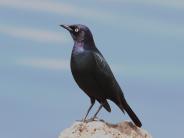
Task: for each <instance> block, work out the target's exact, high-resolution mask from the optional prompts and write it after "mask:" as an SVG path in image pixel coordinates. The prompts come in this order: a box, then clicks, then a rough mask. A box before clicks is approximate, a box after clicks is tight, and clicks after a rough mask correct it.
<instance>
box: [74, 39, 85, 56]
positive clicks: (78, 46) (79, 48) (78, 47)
mask: <svg viewBox="0 0 184 138" xmlns="http://www.w3.org/2000/svg"><path fill="white" fill-rule="evenodd" d="M82 52H84V42H77V41H76V42H75V43H74V46H73V50H72V53H73V54H74V55H77V54H80V53H82Z"/></svg>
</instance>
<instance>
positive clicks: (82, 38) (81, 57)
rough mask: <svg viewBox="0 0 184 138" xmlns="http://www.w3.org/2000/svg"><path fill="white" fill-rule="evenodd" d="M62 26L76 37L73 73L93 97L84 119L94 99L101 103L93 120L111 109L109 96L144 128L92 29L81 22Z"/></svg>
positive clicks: (77, 81)
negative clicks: (129, 103)
mask: <svg viewBox="0 0 184 138" xmlns="http://www.w3.org/2000/svg"><path fill="white" fill-rule="evenodd" d="M60 26H62V27H63V28H65V29H67V30H68V31H69V32H70V34H71V36H72V38H73V40H74V46H73V50H72V54H71V63H70V66H71V71H72V75H73V77H74V79H75V81H76V83H77V84H78V85H79V87H80V88H81V89H82V90H83V91H84V92H85V93H86V94H87V95H88V96H89V97H90V100H91V106H90V107H89V109H88V111H87V114H86V116H85V118H84V121H85V120H86V118H87V116H88V113H89V111H90V110H91V108H92V107H93V105H94V103H95V100H97V101H98V102H99V103H100V107H99V109H98V110H97V112H96V113H95V115H94V117H93V118H92V119H93V120H94V118H95V117H96V115H97V114H98V112H99V111H100V109H101V108H102V107H104V108H105V109H106V110H107V111H108V112H111V108H110V105H109V104H108V102H107V99H109V100H111V101H113V102H114V103H115V104H116V105H117V106H118V107H119V108H120V109H121V111H122V112H123V113H124V111H126V112H127V113H128V115H129V116H130V118H131V119H132V120H133V122H134V123H135V124H136V126H138V127H141V126H142V124H141V122H140V120H139V119H138V117H137V116H136V114H135V113H134V112H133V111H132V109H131V108H130V106H129V105H128V103H127V101H126V100H125V97H124V95H123V92H122V90H121V88H120V86H119V85H118V82H117V81H116V79H115V77H114V75H113V73H112V71H111V69H110V67H109V65H108V64H107V62H106V60H105V58H104V57H103V55H102V54H101V53H100V51H99V50H98V49H97V47H96V46H95V42H94V40H93V36H92V33H91V31H90V30H89V28H88V27H86V26H84V25H80V24H75V25H60Z"/></svg>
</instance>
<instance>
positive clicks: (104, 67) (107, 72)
mask: <svg viewBox="0 0 184 138" xmlns="http://www.w3.org/2000/svg"><path fill="white" fill-rule="evenodd" d="M93 57H94V59H95V63H96V64H95V65H96V70H95V72H96V73H98V74H99V75H102V76H103V77H110V78H111V77H112V76H113V74H112V71H111V69H110V67H109V65H108V64H107V62H106V60H105V59H104V57H103V56H102V55H101V54H100V53H97V52H94V53H93Z"/></svg>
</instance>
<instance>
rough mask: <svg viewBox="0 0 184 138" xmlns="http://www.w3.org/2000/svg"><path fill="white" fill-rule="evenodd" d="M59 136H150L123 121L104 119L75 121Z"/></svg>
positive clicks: (112, 137)
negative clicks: (115, 121) (113, 122)
mask: <svg viewBox="0 0 184 138" xmlns="http://www.w3.org/2000/svg"><path fill="white" fill-rule="evenodd" d="M59 138H152V136H151V135H150V134H149V133H148V132H147V131H146V130H144V129H142V128H139V127H136V126H135V125H134V124H133V123H131V122H128V121H125V122H122V123H118V124H109V123H106V122H104V121H99V120H98V121H91V122H88V123H84V122H75V123H74V124H73V125H72V126H71V127H70V128H67V129H65V130H64V131H62V132H61V134H60V136H59Z"/></svg>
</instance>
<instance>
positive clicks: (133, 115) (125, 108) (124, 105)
mask: <svg viewBox="0 0 184 138" xmlns="http://www.w3.org/2000/svg"><path fill="white" fill-rule="evenodd" d="M123 109H124V110H125V111H126V112H127V113H128V115H129V116H130V118H131V119H132V121H133V122H134V123H135V125H136V126H138V127H141V126H142V123H141V121H140V120H139V118H138V117H137V115H136V114H135V113H134V111H133V110H132V109H131V108H130V106H129V105H128V103H127V102H126V101H125V102H124V103H123V108H122V107H121V110H123Z"/></svg>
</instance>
